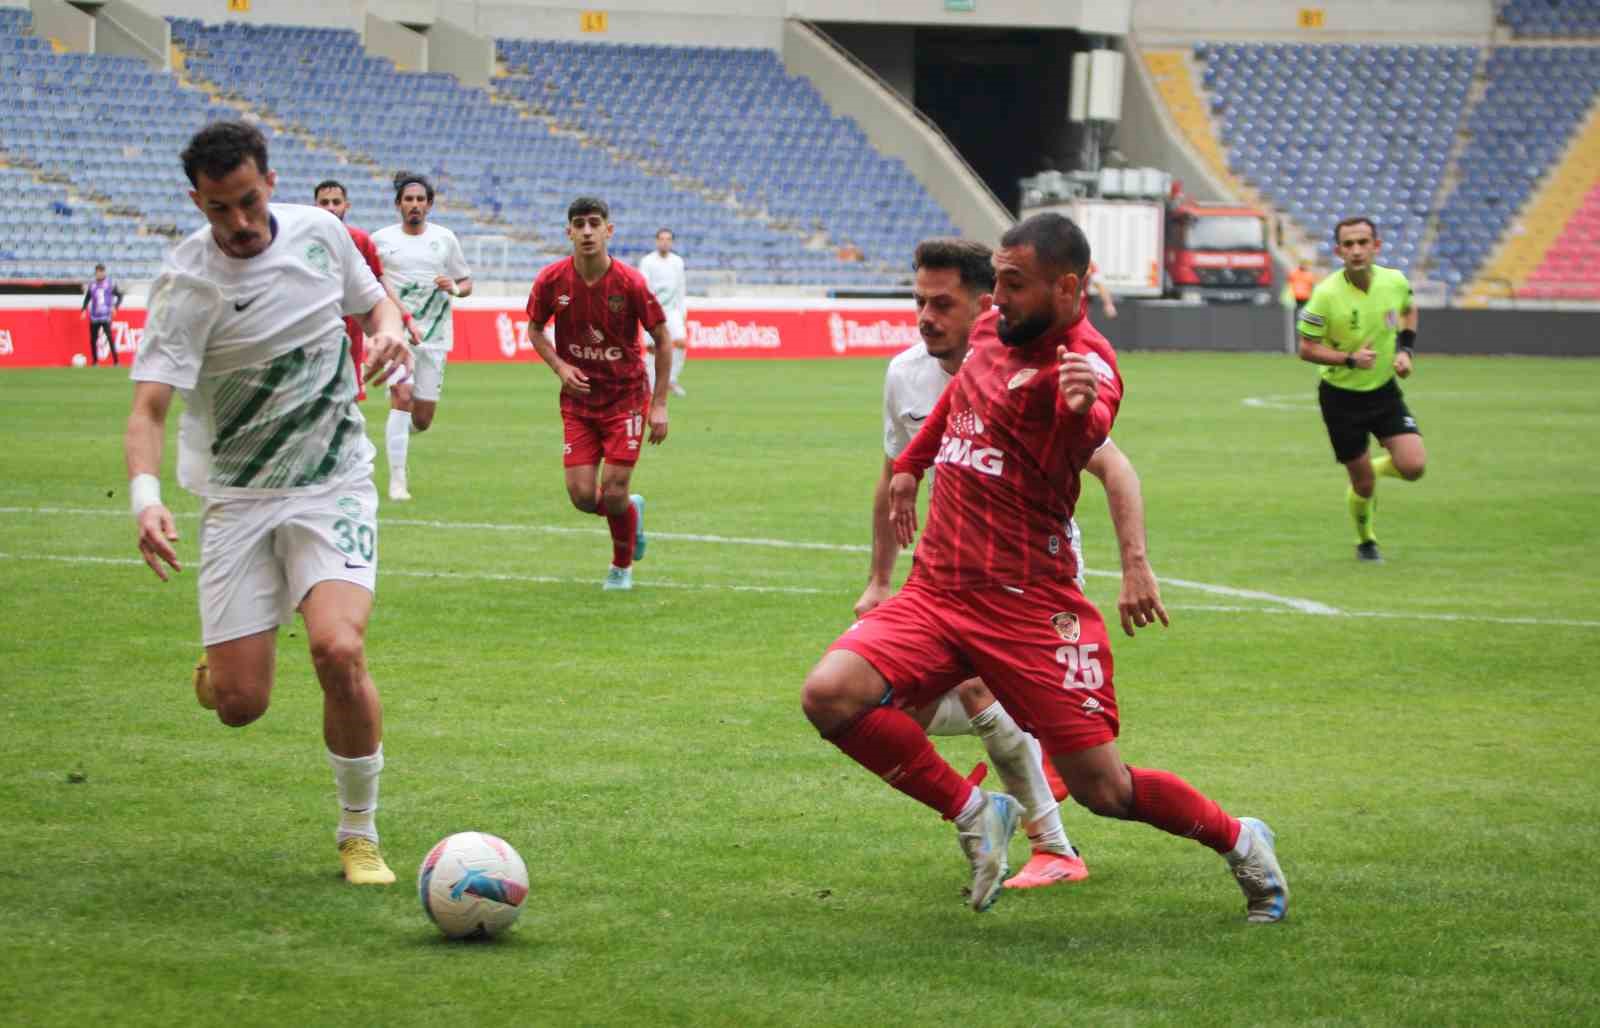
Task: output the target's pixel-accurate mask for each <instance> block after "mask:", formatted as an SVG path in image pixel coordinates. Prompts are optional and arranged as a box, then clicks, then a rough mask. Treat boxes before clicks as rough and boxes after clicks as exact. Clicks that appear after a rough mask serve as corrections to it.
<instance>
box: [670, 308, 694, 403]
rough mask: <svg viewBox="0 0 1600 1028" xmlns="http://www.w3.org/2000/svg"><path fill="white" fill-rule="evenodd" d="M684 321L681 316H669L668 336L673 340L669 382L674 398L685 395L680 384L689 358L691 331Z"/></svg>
mask: <svg viewBox="0 0 1600 1028" xmlns="http://www.w3.org/2000/svg"><path fill="white" fill-rule="evenodd" d="M684 321H685V319H684V317H683V316H682V315H681V314H669V315H667V334H668V335H669V336H671V338H672V372H671V377H670V378H669V379H668V382H669V383H670V384H671V387H672V393H673V395H674V396H683V395H685V390H684V388H683V386H682V385H680V384H679V383H678V378H679V376H680V375H682V373H683V362H684V361H685V360H687V359H688V357H689V329H688V326H687V325H686V324H684Z"/></svg>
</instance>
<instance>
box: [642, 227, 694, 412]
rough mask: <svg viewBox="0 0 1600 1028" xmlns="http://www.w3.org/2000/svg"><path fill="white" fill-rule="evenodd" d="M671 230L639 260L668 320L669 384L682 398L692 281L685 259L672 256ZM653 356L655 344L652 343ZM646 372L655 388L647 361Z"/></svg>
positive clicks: (660, 234)
mask: <svg viewBox="0 0 1600 1028" xmlns="http://www.w3.org/2000/svg"><path fill="white" fill-rule="evenodd" d="M672 241H673V235H672V229H670V228H664V229H661V230H660V231H658V232H657V233H656V248H655V249H654V250H652V251H650V252H649V253H647V254H645V255H644V256H643V257H641V258H639V272H640V274H642V275H644V280H645V281H646V282H648V283H649V284H650V292H651V293H653V294H655V298H656V302H657V303H659V304H661V310H662V311H663V312H664V313H665V314H666V316H667V334H668V335H669V336H671V337H672V379H671V382H670V383H669V384H670V386H671V388H672V395H673V396H683V395H684V388H683V386H682V385H680V384H679V381H678V380H679V379H680V378H681V377H682V375H683V362H684V359H685V358H686V357H688V355H689V320H688V319H689V306H688V296H689V279H688V276H687V275H685V274H684V270H683V258H682V257H680V256H678V255H677V254H675V253H673V252H672ZM651 348H652V352H653V350H654V344H653V343H652V347H651ZM645 372H646V373H647V374H648V376H649V381H650V388H651V389H652V390H654V389H655V387H656V375H655V364H654V362H651V361H647V362H646V364H645Z"/></svg>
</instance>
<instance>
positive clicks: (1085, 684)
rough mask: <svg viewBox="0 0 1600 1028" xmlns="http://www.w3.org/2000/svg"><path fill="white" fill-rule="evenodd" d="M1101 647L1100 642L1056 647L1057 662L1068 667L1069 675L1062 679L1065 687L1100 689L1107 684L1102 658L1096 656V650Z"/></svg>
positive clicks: (1062, 684) (1062, 685)
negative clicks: (1101, 664) (1101, 663)
mask: <svg viewBox="0 0 1600 1028" xmlns="http://www.w3.org/2000/svg"><path fill="white" fill-rule="evenodd" d="M1099 649H1100V644H1099V643H1083V644H1081V645H1078V646H1061V647H1058V648H1057V649H1056V663H1057V664H1061V665H1064V666H1065V667H1066V669H1067V676H1066V677H1065V678H1064V679H1062V681H1061V687H1062V688H1063V689H1098V688H1100V687H1101V686H1102V685H1105V684H1106V675H1105V671H1104V670H1103V669H1102V668H1101V667H1100V658H1099V657H1096V656H1095V652H1096V651H1097V650H1099Z"/></svg>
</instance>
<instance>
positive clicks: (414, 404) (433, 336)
mask: <svg viewBox="0 0 1600 1028" xmlns="http://www.w3.org/2000/svg"><path fill="white" fill-rule="evenodd" d="M394 205H395V208H396V209H397V210H398V211H399V212H400V223H399V224H398V225H390V226H388V227H387V228H380V229H379V230H378V231H376V232H374V233H373V234H372V241H373V243H375V244H376V245H377V247H378V255H379V256H380V257H381V258H382V259H383V268H384V280H385V282H386V284H387V285H388V286H389V287H390V288H391V289H393V290H394V293H395V295H396V296H398V297H399V298H400V304H401V306H402V308H403V309H404V310H405V311H406V312H407V313H409V314H410V315H411V317H412V319H413V324H412V326H411V328H412V332H413V334H414V335H416V336H419V337H420V338H421V340H422V341H421V342H420V343H418V344H417V349H416V361H417V363H416V370H415V372H414V373H413V374H412V375H411V377H410V378H409V380H408V379H407V378H406V377H404V376H401V377H399V378H396V379H393V380H391V381H390V382H389V408H390V410H389V423H388V424H387V425H386V426H385V428H384V433H383V437H384V442H385V444H386V445H385V449H386V450H387V452H388V455H389V499H391V500H409V499H411V491H410V489H409V487H408V480H407V474H406V455H407V451H408V450H409V449H410V446H411V433H412V432H426V431H427V430H428V427H429V426H430V425H432V424H433V416H434V413H435V412H436V411H437V410H438V409H439V393H440V391H441V390H442V389H443V388H444V365H445V361H446V360H448V359H449V356H450V350H451V348H452V347H454V346H455V324H454V309H453V308H454V305H453V304H452V302H451V301H452V300H455V299H458V298H460V297H463V296H471V295H472V273H471V271H469V270H468V268H467V260H466V258H465V257H464V256H462V253H461V242H460V240H458V239H456V234H455V233H454V232H452V231H450V230H449V229H447V228H445V227H444V226H443V225H432V224H429V223H428V215H429V214H430V213H432V211H433V183H431V182H429V181H428V180H427V179H426V178H423V177H422V176H421V175H417V174H414V173H412V172H409V171H402V172H400V173H399V174H398V175H396V176H395V177H394Z"/></svg>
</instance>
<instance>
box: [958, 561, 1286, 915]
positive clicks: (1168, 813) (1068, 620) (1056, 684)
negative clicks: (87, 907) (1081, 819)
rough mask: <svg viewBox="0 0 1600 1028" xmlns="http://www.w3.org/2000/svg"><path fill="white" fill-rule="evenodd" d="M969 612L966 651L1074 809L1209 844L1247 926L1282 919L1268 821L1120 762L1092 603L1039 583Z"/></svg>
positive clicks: (1102, 641) (991, 595)
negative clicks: (1051, 766)
mask: <svg viewBox="0 0 1600 1028" xmlns="http://www.w3.org/2000/svg"><path fill="white" fill-rule="evenodd" d="M971 608H972V609H971V611H970V612H969V614H970V615H976V617H975V618H974V619H973V620H972V621H971V622H970V623H969V624H968V625H967V626H966V629H965V630H966V631H967V632H968V633H969V634H968V635H964V636H963V645H964V646H966V647H967V648H969V649H970V651H971V654H972V659H973V662H974V664H975V665H976V666H977V668H978V670H979V671H980V672H982V674H983V677H984V681H985V682H986V683H988V685H989V687H990V688H991V689H993V690H994V692H995V694H996V695H998V696H999V697H1000V698H1001V699H1002V701H1003V702H1005V704H1006V705H1007V707H1009V708H1010V709H1012V710H1013V711H1015V713H1016V716H1017V717H1018V718H1019V719H1020V720H1022V721H1023V723H1025V724H1027V725H1028V726H1029V727H1030V728H1031V729H1032V730H1033V731H1034V732H1035V733H1036V734H1037V736H1038V738H1039V740H1040V742H1041V743H1042V744H1043V745H1044V747H1045V749H1046V751H1047V752H1048V753H1049V754H1050V757H1051V759H1052V761H1053V762H1054V763H1055V766H1056V770H1057V771H1058V772H1060V774H1061V778H1062V780H1063V781H1065V782H1066V783H1067V787H1068V789H1070V790H1071V794H1072V797H1073V798H1074V799H1076V800H1077V801H1078V803H1080V804H1081V805H1083V806H1084V807H1086V808H1088V809H1089V810H1091V811H1093V812H1094V813H1096V814H1099V815H1101V816H1103V817H1114V818H1120V819H1122V820H1129V821H1141V822H1143V823H1145V824H1148V825H1151V826H1153V827H1156V828H1159V829H1161V830H1162V831H1165V832H1169V833H1171V834H1173V835H1178V836H1182V837H1184V838H1189V839H1194V840H1196V841H1198V842H1200V843H1201V844H1203V845H1205V846H1208V847H1210V848H1211V849H1213V850H1215V851H1216V852H1218V853H1220V854H1222V855H1223V856H1225V857H1226V858H1227V859H1228V862H1229V863H1230V865H1232V866H1233V867H1234V869H1235V878H1236V879H1237V880H1238V881H1239V884H1240V886H1241V887H1242V888H1243V889H1244V891H1245V897H1246V905H1247V908H1248V913H1249V917H1250V919H1251V920H1253V921H1266V920H1272V921H1275V920H1278V919H1280V918H1281V917H1282V916H1283V912H1284V910H1285V908H1286V906H1287V903H1288V887H1287V884H1286V883H1285V882H1284V880H1283V874H1282V872H1281V870H1279V869H1278V866H1277V860H1276V857H1275V855H1274V854H1273V849H1272V846H1273V842H1272V833H1271V832H1270V830H1268V829H1267V828H1266V826H1265V825H1261V824H1260V823H1259V822H1248V823H1246V824H1242V823H1241V821H1240V820H1239V819H1236V818H1234V817H1232V816H1231V815H1229V814H1228V813H1227V811H1225V810H1223V809H1222V807H1221V806H1219V805H1218V804H1217V803H1216V801H1214V800H1212V799H1211V798H1209V797H1208V796H1206V795H1205V794H1203V793H1201V792H1200V791H1199V790H1197V789H1195V788H1194V787H1193V786H1192V785H1190V784H1189V783H1188V782H1186V781H1184V780H1183V779H1182V778H1179V777H1178V776H1177V775H1174V774H1172V773H1170V772H1167V771H1158V770H1153V769H1148V768H1135V767H1129V766H1128V765H1126V764H1124V763H1123V761H1122V758H1121V756H1120V754H1119V753H1118V751H1117V745H1116V736H1117V733H1118V730H1119V727H1120V726H1119V722H1118V717H1117V705H1116V689H1115V686H1114V683H1113V670H1114V668H1113V662H1112V658H1111V648H1110V637H1109V636H1108V635H1107V634H1106V630H1105V622H1104V621H1103V620H1102V619H1101V617H1100V613H1099V611H1097V610H1096V609H1095V608H1094V606H1093V605H1092V604H1090V603H1089V602H1088V601H1087V600H1085V599H1084V598H1083V597H1082V595H1081V594H1080V593H1078V592H1077V590H1076V589H1074V588H1072V587H1070V586H1068V585H1065V584H1059V583H1036V584H1035V585H1033V586H1030V587H1029V588H1028V595H1026V596H1022V597H1019V596H1015V595H1012V594H1010V593H1008V592H1006V591H1005V590H1000V589H995V590H981V591H977V595H976V596H974V598H973V600H972V603H971ZM1046 611H1056V612H1057V613H1055V614H1053V615H1051V614H1046V613H1044V612H1046ZM1047 626H1048V627H1047ZM1241 868H1244V870H1243V871H1241V870H1240V869H1241ZM1269 872H1270V873H1269ZM1247 879H1248V880H1247Z"/></svg>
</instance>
